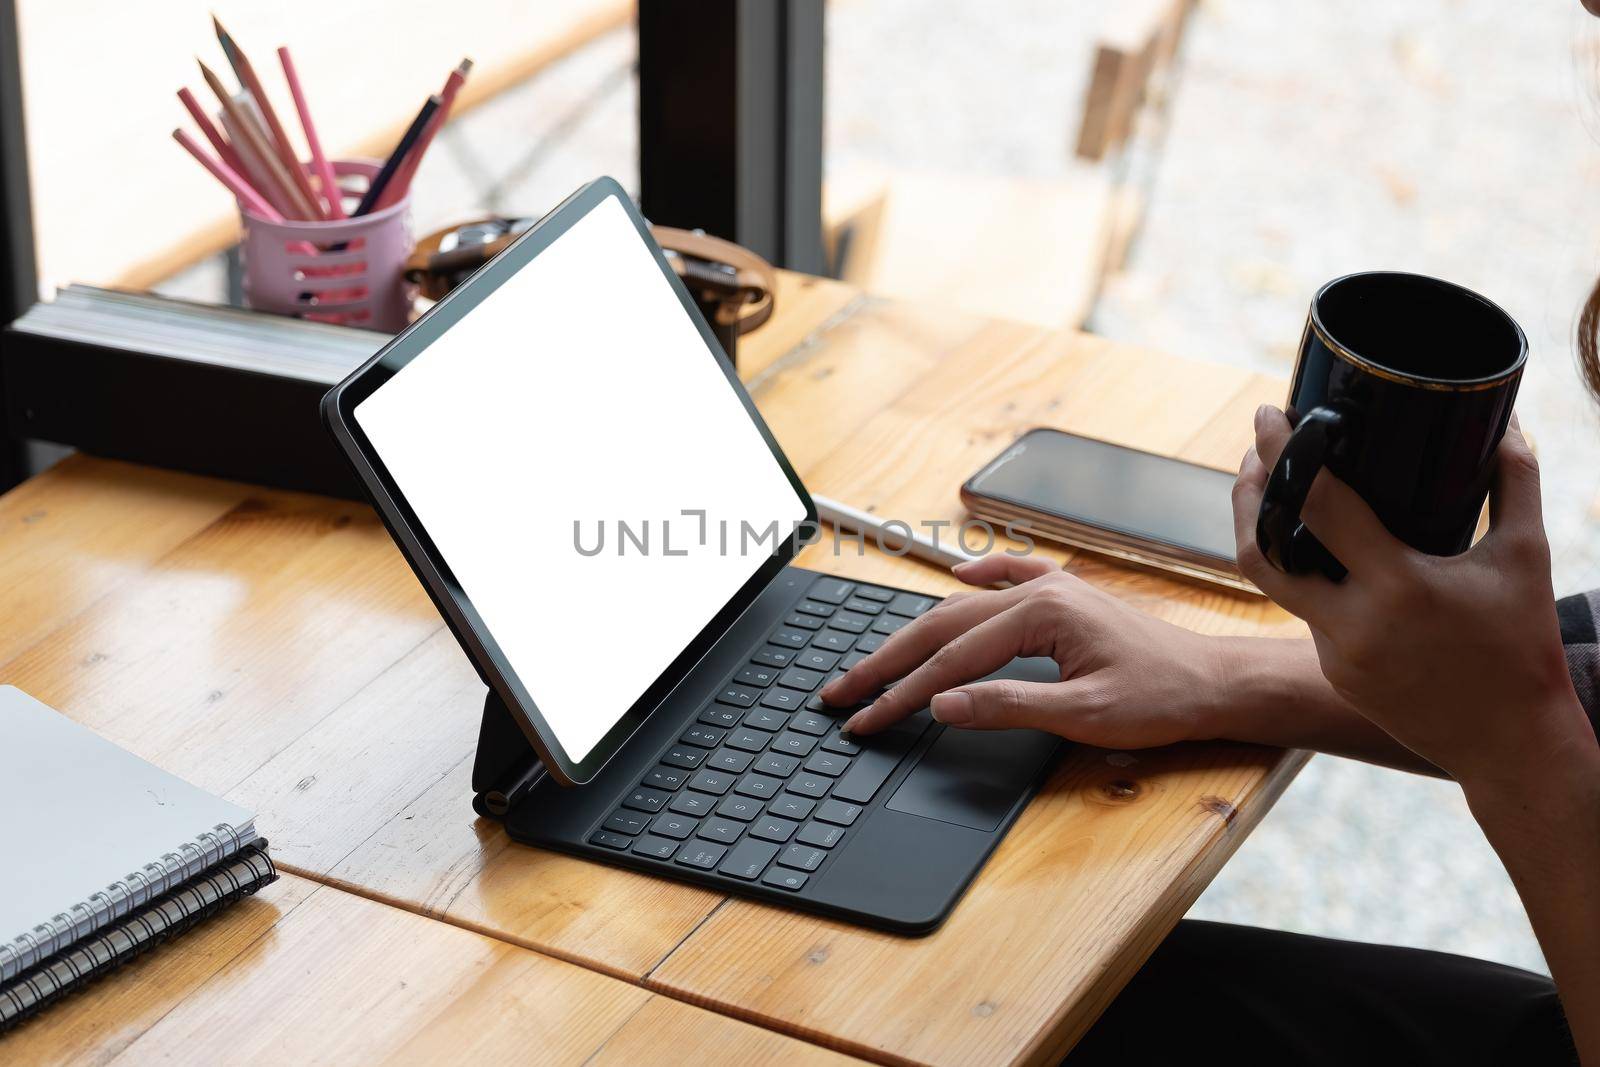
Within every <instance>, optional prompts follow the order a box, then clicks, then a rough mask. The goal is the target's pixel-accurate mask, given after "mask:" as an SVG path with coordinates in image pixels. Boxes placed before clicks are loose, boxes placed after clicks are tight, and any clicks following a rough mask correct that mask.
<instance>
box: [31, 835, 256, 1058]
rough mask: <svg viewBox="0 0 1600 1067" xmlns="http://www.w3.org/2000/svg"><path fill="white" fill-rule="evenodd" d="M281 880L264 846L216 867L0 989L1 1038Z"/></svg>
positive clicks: (251, 847) (246, 851) (250, 847)
mask: <svg viewBox="0 0 1600 1067" xmlns="http://www.w3.org/2000/svg"><path fill="white" fill-rule="evenodd" d="M277 877H278V872H277V868H276V867H274V866H273V863H272V859H271V858H270V857H269V856H268V855H267V853H266V849H265V843H264V842H260V843H257V844H255V845H252V846H249V847H247V848H246V849H245V851H244V852H243V853H241V854H240V855H238V856H237V857H236V858H235V859H234V860H233V861H231V862H228V861H223V862H222V863H220V864H217V865H214V866H213V868H212V869H211V870H209V871H207V872H206V873H204V874H203V875H201V876H199V877H197V878H195V879H194V880H193V881H190V882H189V883H188V884H186V885H183V886H181V887H179V888H177V889H174V890H172V891H171V892H169V893H167V894H165V895H164V896H162V897H160V898H159V899H158V900H156V901H155V902H154V903H153V904H152V905H151V906H150V907H148V908H146V909H144V910H143V911H141V912H139V913H138V914H135V915H132V916H129V917H128V918H126V919H124V920H123V921H121V922H119V923H117V924H115V925H113V926H111V927H110V928H109V929H107V930H105V931H103V932H102V933H100V934H99V935H98V936H95V937H91V938H89V939H86V940H84V941H82V942H80V943H78V944H74V945H72V946H71V947H69V948H68V949H66V950H65V951H63V952H61V953H59V954H57V955H56V956H53V957H51V958H50V959H47V960H45V962H44V963H42V964H41V965H39V966H37V967H34V968H33V969H32V970H29V971H27V972H25V973H23V974H22V975H21V977H19V978H18V979H17V980H16V981H14V982H7V983H5V984H4V985H0V1033H3V1032H4V1031H5V1030H7V1029H9V1028H10V1027H12V1026H14V1025H16V1024H17V1023H19V1022H21V1021H22V1020H23V1019H25V1018H27V1017H29V1016H31V1015H33V1014H34V1013H35V1012H37V1011H39V1010H40V1009H42V1008H44V1007H45V1006H47V1005H48V1004H50V1003H51V1002H52V1001H55V1000H57V999H58V998H60V997H62V996H65V995H66V994H68V993H72V992H77V991H78V990H80V989H82V988H83V987H84V986H86V985H87V984H88V983H89V982H90V981H91V980H94V979H98V978H100V977H101V976H102V975H104V974H106V973H108V972H110V971H112V970H114V969H115V968H117V967H119V966H121V965H122V964H124V963H127V962H128V961H130V960H132V959H134V958H135V957H137V956H139V955H142V954H143V953H144V952H146V951H148V950H149V949H151V948H153V947H154V946H156V945H158V944H160V943H161V942H163V941H165V940H166V939H168V938H170V937H174V936H176V935H177V934H180V933H182V932H183V931H184V930H187V929H188V928H189V927H191V926H193V925H194V924H195V923H197V922H199V921H200V920H201V919H204V918H206V917H207V916H209V915H211V914H213V913H215V912H216V911H218V910H220V909H221V908H222V907H224V906H225V905H227V904H229V903H232V902H233V901H235V900H237V899H239V898H240V897H242V896H247V895H249V894H251V893H254V892H255V891H256V890H258V889H260V888H262V887H263V886H265V885H269V884H270V883H272V882H274V881H276V880H277Z"/></svg>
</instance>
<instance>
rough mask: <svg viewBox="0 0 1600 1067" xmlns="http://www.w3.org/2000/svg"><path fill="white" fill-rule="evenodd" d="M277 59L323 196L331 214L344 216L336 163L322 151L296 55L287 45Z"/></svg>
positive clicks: (279, 51) (337, 217)
mask: <svg viewBox="0 0 1600 1067" xmlns="http://www.w3.org/2000/svg"><path fill="white" fill-rule="evenodd" d="M278 62H279V63H280V64H282V65H283V79H284V81H286V82H288V83H289V95H290V96H292V97H294V109H295V111H296V112H298V113H299V115H300V129H301V130H302V131H304V133H305V135H306V146H307V147H308V148H310V149H311V165H312V166H313V167H315V168H316V171H317V177H318V178H320V179H321V181H322V196H323V199H325V200H326V201H327V202H328V217H329V218H334V219H342V218H344V205H343V204H341V203H340V202H339V200H340V194H339V183H338V181H337V179H335V177H334V174H333V165H332V164H331V163H329V162H328V157H327V156H325V155H323V154H322V140H321V139H320V138H319V137H318V136H317V125H316V123H314V122H312V121H311V108H310V107H309V106H308V105H307V104H306V94H305V90H303V89H302V88H301V87H300V75H299V74H297V73H296V72H295V69H294V57H292V56H291V55H289V48H288V46H287V45H285V46H284V47H282V48H280V49H278Z"/></svg>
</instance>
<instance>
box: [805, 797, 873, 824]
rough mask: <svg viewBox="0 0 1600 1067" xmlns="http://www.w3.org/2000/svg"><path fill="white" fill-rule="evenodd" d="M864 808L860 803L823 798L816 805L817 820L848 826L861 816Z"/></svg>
mask: <svg viewBox="0 0 1600 1067" xmlns="http://www.w3.org/2000/svg"><path fill="white" fill-rule="evenodd" d="M863 810H865V809H863V808H862V807H861V805H860V804H846V803H845V802H844V801H842V800H832V799H829V800H824V801H823V802H822V803H821V804H818V805H817V820H818V821H819V822H831V823H833V824H834V825H835V826H849V825H850V824H851V823H853V822H855V821H856V820H857V819H859V818H860V817H861V812H862V811H863Z"/></svg>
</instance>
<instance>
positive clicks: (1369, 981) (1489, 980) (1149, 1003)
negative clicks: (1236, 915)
mask: <svg viewBox="0 0 1600 1067" xmlns="http://www.w3.org/2000/svg"><path fill="white" fill-rule="evenodd" d="M1210 1062H1219V1063H1220V1062H1226V1063H1229V1064H1234V1065H1240V1064H1258V1063H1261V1064H1265V1063H1271V1064H1313V1065H1321V1064H1340V1065H1343V1064H1384V1063H1405V1064H1411V1065H1424V1064H1451V1065H1462V1064H1469V1065H1470V1064H1517V1065H1519V1067H1539V1065H1543V1064H1562V1065H1563V1067H1566V1065H1570V1064H1574V1063H1576V1062H1577V1054H1576V1052H1575V1051H1574V1049H1573V1046H1572V1038H1571V1036H1570V1034H1569V1033H1568V1031H1567V1025H1566V1019H1565V1017H1564V1016H1563V1015H1562V1013H1561V1003H1560V1001H1559V1000H1558V999H1557V997H1556V989H1555V985H1554V984H1553V983H1552V982H1551V981H1550V979H1548V978H1546V977H1544V976H1543V975H1538V974H1533V973H1531V972H1528V971H1522V970H1518V969H1516V968H1514V967H1503V966H1501V965H1499V964H1496V963H1486V962H1484V961H1483V960H1474V959H1468V958H1466V957H1465V956H1451V955H1448V954H1446V953H1443V952H1425V951H1423V950H1420V949H1411V948H1394V947H1391V946H1387V945H1363V944H1357V943H1355V942H1350V941H1334V940H1330V939H1328V938H1322V937H1307V936H1305V935H1303V934H1286V933H1283V932H1281V931H1278V930H1258V929H1255V928H1253V927H1249V926H1228V925H1225V924H1222V923H1210V922H1197V921H1192V920H1185V921H1183V922H1181V923H1179V924H1178V926H1177V928H1176V929H1174V930H1173V931H1172V933H1171V934H1170V935H1169V936H1168V937H1167V939H1166V941H1164V942H1162V944H1161V947H1160V948H1158V949H1157V950H1156V952H1155V955H1153V956H1151V957H1150V960H1149V962H1147V963H1146V964H1145V965H1144V967H1143V968H1142V969H1141V970H1140V971H1139V973H1138V974H1137V975H1135V976H1134V978H1133V981H1131V982H1129V983H1128V987H1127V988H1126V989H1125V990H1123V992H1122V995H1121V996H1119V997H1118V998H1117V1000H1116V1002H1115V1003H1113V1004H1112V1005H1111V1007H1110V1008H1109V1009H1107V1010H1106V1013H1105V1015H1103V1016H1101V1018H1100V1021H1099V1022H1097V1023H1095V1025H1094V1028H1093V1029H1092V1030H1090V1031H1089V1033H1088V1034H1087V1035H1086V1036H1085V1037H1084V1039H1083V1040H1082V1041H1081V1042H1079V1044H1078V1046H1077V1048H1075V1049H1074V1050H1073V1051H1072V1054H1071V1055H1070V1056H1068V1057H1067V1060H1066V1063H1067V1065H1068V1067H1085V1065H1089V1064H1116V1065H1118V1067H1130V1065H1133V1064H1146V1063H1154V1064H1159V1063H1210Z"/></svg>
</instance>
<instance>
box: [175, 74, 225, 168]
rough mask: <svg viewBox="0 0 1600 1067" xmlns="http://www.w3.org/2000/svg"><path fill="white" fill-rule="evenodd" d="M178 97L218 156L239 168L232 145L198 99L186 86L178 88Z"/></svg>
mask: <svg viewBox="0 0 1600 1067" xmlns="http://www.w3.org/2000/svg"><path fill="white" fill-rule="evenodd" d="M178 99H179V100H181V101H183V107H184V110H186V111H187V112H189V117H190V118H192V119H194V123H195V125H196V126H199V127H200V132H201V133H203V134H205V138H206V140H208V141H210V142H211V147H212V148H213V149H215V150H216V153H217V155H218V157H220V158H221V160H222V162H224V163H226V164H227V165H228V166H229V167H231V168H233V169H234V170H235V171H237V170H239V157H238V156H237V155H235V154H234V152H233V145H231V144H229V143H228V142H227V140H226V139H225V138H224V137H223V136H222V133H221V131H219V130H218V129H217V127H216V125H215V124H214V123H213V122H212V121H211V116H210V115H207V114H206V113H205V110H204V109H203V108H202V107H201V106H200V101H198V100H196V99H195V98H194V94H193V93H191V92H190V91H189V90H188V89H187V88H183V89H179V90H178Z"/></svg>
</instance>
